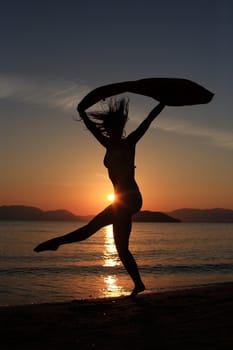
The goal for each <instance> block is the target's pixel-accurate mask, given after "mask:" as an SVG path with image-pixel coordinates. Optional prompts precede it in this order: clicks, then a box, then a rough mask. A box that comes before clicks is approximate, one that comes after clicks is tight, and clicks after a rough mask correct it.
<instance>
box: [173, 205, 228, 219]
mask: <svg viewBox="0 0 233 350" xmlns="http://www.w3.org/2000/svg"><path fill="white" fill-rule="evenodd" d="M166 214H168V215H171V216H172V217H174V218H176V219H179V220H181V221H182V222H213V223H218V222H219V223H221V222H223V223H227V222H233V210H232V209H223V208H213V209H191V208H184V209H177V210H173V211H171V212H168V213H166Z"/></svg>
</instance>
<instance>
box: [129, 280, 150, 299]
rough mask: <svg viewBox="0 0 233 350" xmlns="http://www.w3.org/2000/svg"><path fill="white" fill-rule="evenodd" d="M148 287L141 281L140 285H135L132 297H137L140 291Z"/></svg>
mask: <svg viewBox="0 0 233 350" xmlns="http://www.w3.org/2000/svg"><path fill="white" fill-rule="evenodd" d="M145 289H146V287H145V286H144V284H143V283H140V284H139V285H137V286H135V288H134V290H133V291H132V293H131V294H130V296H131V298H135V297H136V295H137V294H138V293H141V292H143V291H144V290H145Z"/></svg>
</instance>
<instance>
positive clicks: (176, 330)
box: [0, 282, 233, 350]
mask: <svg viewBox="0 0 233 350" xmlns="http://www.w3.org/2000/svg"><path fill="white" fill-rule="evenodd" d="M0 334H1V340H2V344H4V350H9V349H15V348H23V349H33V350H37V349H43V350H46V349H50V350H51V349H56V350H59V349H81V350H83V349H84V350H85V349H101V350H104V349H111V350H115V349H118V350H119V348H121V349H122V350H123V349H137V350H141V349H167V348H170V347H171V346H172V347H175V346H177V347H179V348H180V349H198V350H199V349H208V348H210V347H211V348H212V349H230V348H232V346H233V282H226V283H218V284H214V285H206V286H195V287H193V288H185V289H176V290H171V291H163V292H158V293H150V292H149V293H141V294H139V295H138V296H137V297H136V298H135V299H131V298H129V297H125V296H122V297H109V298H99V299H95V298H94V299H83V300H82V299H79V300H73V301H68V302H60V303H43V304H28V305H15V306H0Z"/></svg>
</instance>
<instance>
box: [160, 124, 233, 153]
mask: <svg viewBox="0 0 233 350" xmlns="http://www.w3.org/2000/svg"><path fill="white" fill-rule="evenodd" d="M157 128H158V129H160V130H162V131H165V132H170V133H175V134H179V135H184V136H192V137H200V138H203V139H206V140H207V141H208V142H209V143H212V144H215V145H216V146H219V147H224V148H228V149H229V150H233V132H232V131H229V130H219V129H213V128H206V127H202V126H197V125H193V124H192V125H191V124H189V123H188V122H184V121H183V122H180V123H177V124H176V125H175V126H174V125H172V126H170V125H169V124H168V123H164V122H161V123H160V126H159V127H157Z"/></svg>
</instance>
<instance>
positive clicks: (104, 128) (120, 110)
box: [88, 98, 129, 137]
mask: <svg viewBox="0 0 233 350" xmlns="http://www.w3.org/2000/svg"><path fill="white" fill-rule="evenodd" d="M128 111H129V99H128V98H120V99H115V98H111V99H109V101H108V102H107V103H105V104H103V105H102V110H100V111H90V112H88V115H89V117H90V119H91V120H92V121H93V122H94V123H95V124H96V127H97V128H98V129H99V130H100V131H101V133H102V134H103V135H105V136H107V137H109V129H110V128H113V127H115V126H116V127H117V126H118V127H121V128H122V131H123V130H124V127H125V124H126V122H127V120H128Z"/></svg>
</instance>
